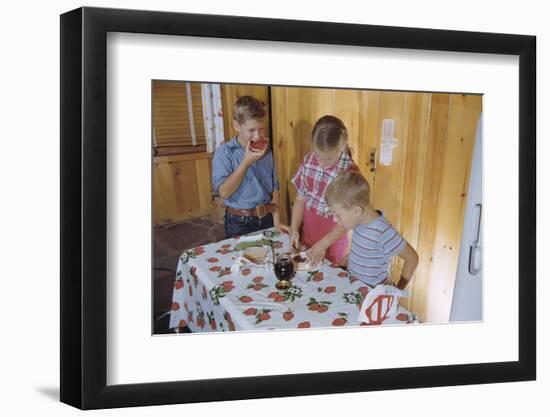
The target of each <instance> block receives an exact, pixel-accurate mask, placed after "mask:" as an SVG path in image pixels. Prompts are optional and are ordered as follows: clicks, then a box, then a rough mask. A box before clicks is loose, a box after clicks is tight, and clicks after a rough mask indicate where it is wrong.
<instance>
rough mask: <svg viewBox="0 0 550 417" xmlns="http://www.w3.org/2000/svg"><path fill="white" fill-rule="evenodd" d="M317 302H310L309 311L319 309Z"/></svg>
mask: <svg viewBox="0 0 550 417" xmlns="http://www.w3.org/2000/svg"><path fill="white" fill-rule="evenodd" d="M319 307H320V306H319V304H318V303H311V304H310V305H309V306H308V308H309V309H310V310H311V311H319Z"/></svg>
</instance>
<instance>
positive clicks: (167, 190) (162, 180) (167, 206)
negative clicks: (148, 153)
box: [157, 163, 178, 218]
mask: <svg viewBox="0 0 550 417" xmlns="http://www.w3.org/2000/svg"><path fill="white" fill-rule="evenodd" d="M157 167H158V184H159V193H160V199H161V201H162V210H161V212H162V213H164V216H166V217H165V218H173V217H176V215H177V213H178V209H177V204H176V195H175V193H174V177H173V176H172V166H171V164H170V163H166V164H159V165H158V166H157Z"/></svg>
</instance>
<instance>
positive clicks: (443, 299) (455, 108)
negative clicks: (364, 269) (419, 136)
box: [426, 94, 481, 322]
mask: <svg viewBox="0 0 550 417" xmlns="http://www.w3.org/2000/svg"><path fill="white" fill-rule="evenodd" d="M480 111H481V97H480V96H473V95H462V94H453V95H451V100H450V107H449V124H448V132H447V146H446V149H445V156H444V164H443V171H442V173H441V177H442V178H441V191H440V195H441V197H440V199H439V207H438V210H439V213H438V220H437V225H436V230H437V233H436V237H435V242H434V251H433V258H434V260H433V265H432V271H431V279H430V282H429V284H428V295H427V296H428V301H429V302H428V305H427V311H426V319H427V320H428V321H437V322H442V321H444V322H446V321H448V320H449V315H450V310H451V304H452V297H453V290H454V283H455V277H456V269H457V262H458V256H459V252H460V241H461V237H462V226H463V222H464V208H465V206H466V201H467V195H468V185H469V179H470V171H471V163H472V151H473V147H474V142H475V132H476V125H477V120H478V117H479V113H480Z"/></svg>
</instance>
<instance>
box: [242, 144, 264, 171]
mask: <svg viewBox="0 0 550 417" xmlns="http://www.w3.org/2000/svg"><path fill="white" fill-rule="evenodd" d="M266 152H267V146H266V147H265V148H264V149H261V150H255V149H254V148H252V146H251V145H250V142H248V145H246V150H245V152H244V158H243V162H244V163H245V164H246V166H250V165H252V164H253V163H254V162H256V161H257V160H258V159H261V158H262V157H263V156H264V155H265V153H266Z"/></svg>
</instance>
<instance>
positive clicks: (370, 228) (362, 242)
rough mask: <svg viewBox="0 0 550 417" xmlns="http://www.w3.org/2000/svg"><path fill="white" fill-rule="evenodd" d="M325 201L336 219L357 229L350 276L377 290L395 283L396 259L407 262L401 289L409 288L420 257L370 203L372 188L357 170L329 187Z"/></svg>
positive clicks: (346, 174) (339, 222)
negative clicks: (392, 269)
mask: <svg viewBox="0 0 550 417" xmlns="http://www.w3.org/2000/svg"><path fill="white" fill-rule="evenodd" d="M325 201H326V202H327V204H328V205H329V207H330V209H331V211H332V212H333V213H334V220H335V221H336V222H337V223H338V224H340V225H342V226H344V227H345V228H347V229H353V237H352V240H351V249H350V252H349V258H348V271H349V273H350V276H353V277H356V278H357V279H359V280H361V281H363V282H365V283H366V284H368V285H370V286H372V287H375V286H376V285H379V284H388V283H390V282H391V278H390V274H389V265H390V261H391V259H392V257H393V256H399V257H400V258H402V259H403V261H404V263H403V269H402V270H401V277H400V279H399V281H398V283H397V287H398V288H399V289H401V290H403V289H405V287H406V286H407V284H408V283H409V281H410V279H411V278H412V275H413V273H414V271H415V269H416V266H417V265H418V254H417V253H416V251H415V250H414V249H413V247H412V246H411V245H410V244H409V243H408V242H407V241H406V240H405V239H404V238H403V237H402V236H401V235H400V234H399V232H398V231H397V230H396V229H395V228H394V227H393V226H392V225H391V224H390V223H389V222H388V220H387V219H386V218H385V217H384V214H383V213H382V212H380V211H378V210H375V209H374V208H373V207H372V206H371V204H370V187H369V184H368V182H367V180H366V179H365V178H364V177H363V175H361V173H359V172H357V171H347V172H343V173H341V174H339V175H338V176H337V177H336V179H335V180H334V181H332V183H331V184H330V185H329V186H328V188H327V191H326V194H325Z"/></svg>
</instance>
